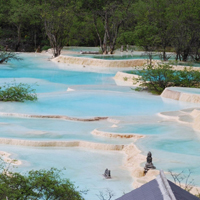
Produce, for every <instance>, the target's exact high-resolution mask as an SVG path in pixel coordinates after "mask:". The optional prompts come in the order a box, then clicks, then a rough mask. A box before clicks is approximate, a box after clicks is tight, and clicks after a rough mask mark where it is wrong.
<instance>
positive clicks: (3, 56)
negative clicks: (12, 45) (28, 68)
mask: <svg viewBox="0 0 200 200" xmlns="http://www.w3.org/2000/svg"><path fill="white" fill-rule="evenodd" d="M0 51H1V52H0V64H2V63H4V62H8V61H9V60H22V58H20V57H19V56H18V54H17V53H14V52H11V51H4V49H3V47H0Z"/></svg>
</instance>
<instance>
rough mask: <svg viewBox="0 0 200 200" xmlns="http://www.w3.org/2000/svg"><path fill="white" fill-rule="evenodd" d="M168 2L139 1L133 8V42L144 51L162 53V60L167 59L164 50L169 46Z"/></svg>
mask: <svg viewBox="0 0 200 200" xmlns="http://www.w3.org/2000/svg"><path fill="white" fill-rule="evenodd" d="M169 5H170V1H169V0H159V1H158V0H147V1H139V2H138V3H137V4H136V6H135V13H136V19H137V25H136V27H135V32H134V34H135V42H136V44H137V45H140V46H143V47H144V48H145V50H146V51H152V49H155V50H160V51H162V56H161V58H162V60H164V61H166V60H167V59H168V57H167V55H166V48H167V47H169V46H170V45H171V41H172V37H173V35H172V27H171V26H169V23H170V21H171V18H169V17H168V12H169V10H168V7H169Z"/></svg>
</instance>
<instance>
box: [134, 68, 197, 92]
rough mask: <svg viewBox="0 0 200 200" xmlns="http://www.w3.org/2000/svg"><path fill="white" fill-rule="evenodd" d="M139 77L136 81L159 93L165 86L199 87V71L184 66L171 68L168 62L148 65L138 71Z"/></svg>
mask: <svg viewBox="0 0 200 200" xmlns="http://www.w3.org/2000/svg"><path fill="white" fill-rule="evenodd" d="M139 75H140V76H141V77H139V78H138V81H142V82H143V83H142V84H141V85H140V86H143V87H144V86H145V87H147V89H148V90H149V91H151V92H152V93H156V94H161V93H162V91H163V90H164V89H165V88H166V87H170V86H179V87H196V88H199V87H200V72H198V71H195V70H193V69H192V68H190V69H187V68H184V70H182V71H175V70H173V68H172V66H170V65H169V64H158V65H157V66H153V65H148V66H147V67H145V68H144V69H143V70H141V71H140V72H139Z"/></svg>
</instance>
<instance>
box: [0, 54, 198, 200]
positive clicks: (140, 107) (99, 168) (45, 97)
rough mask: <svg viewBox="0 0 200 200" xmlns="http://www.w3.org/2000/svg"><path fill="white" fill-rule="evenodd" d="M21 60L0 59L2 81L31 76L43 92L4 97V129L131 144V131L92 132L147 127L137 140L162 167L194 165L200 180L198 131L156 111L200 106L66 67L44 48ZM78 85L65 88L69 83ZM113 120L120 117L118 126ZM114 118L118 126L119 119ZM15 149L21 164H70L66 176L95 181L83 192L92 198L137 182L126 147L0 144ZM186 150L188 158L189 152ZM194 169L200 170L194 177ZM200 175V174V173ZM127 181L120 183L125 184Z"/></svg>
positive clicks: (20, 135)
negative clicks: (27, 97)
mask: <svg viewBox="0 0 200 200" xmlns="http://www.w3.org/2000/svg"><path fill="white" fill-rule="evenodd" d="M21 56H22V57H23V58H24V60H23V61H20V62H15V61H13V62H10V63H8V64H6V65H2V66H1V67H0V85H3V84H4V83H5V82H10V81H13V80H15V81H16V82H23V83H29V84H32V85H33V87H34V88H35V89H36V91H37V93H38V101H36V102H25V103H16V102H0V137H1V138H9V139H11V138H13V139H22V140H34V141H78V140H81V141H89V142H96V143H105V144H129V143H131V142H133V140H131V139H113V138H105V137H100V136H94V135H92V134H91V132H92V131H93V130H94V129H98V130H100V131H105V132H113V133H120V134H125V133H137V134H142V135H146V136H147V137H146V138H145V139H141V140H139V141H138V142H137V144H138V146H139V147H140V149H141V150H142V151H143V153H144V154H146V153H147V152H148V151H149V150H150V151H152V152H153V156H154V162H155V165H156V166H157V168H158V169H164V170H166V171H167V170H168V169H171V170H174V171H179V170H181V169H187V168H191V169H192V170H193V171H194V176H193V177H194V178H195V181H196V182H197V184H199V185H200V173H199V170H198V163H199V161H200V156H199V155H200V152H199V151H200V150H199V145H200V141H199V137H198V133H197V132H195V131H193V129H192V128H191V127H189V126H187V125H185V124H179V123H177V122H169V121H165V120H164V119H162V118H161V117H159V116H158V115H157V114H158V113H159V112H166V111H176V110H180V109H186V108H193V107H200V106H199V105H198V104H189V103H184V102H178V101H175V100H170V99H162V98H161V97H159V96H155V95H151V94H149V93H146V92H136V91H134V90H132V89H131V88H130V87H122V86H121V87H120V86H116V85H115V82H114V80H113V79H112V77H113V76H114V75H115V74H114V73H113V72H112V71H109V72H108V71H107V70H106V69H104V70H105V72H101V73H98V72H94V69H93V72H91V71H90V70H89V69H88V70H87V71H84V72H83V71H81V70H77V69H74V70H73V68H72V66H71V67H70V66H69V68H68V67H66V68H65V69H62V67H61V66H62V64H60V63H56V64H55V63H53V62H51V61H48V56H47V55H42V54H41V55H40V54H21ZM69 88H71V89H73V91H70V92H69V91H67V89H69ZM2 112H3V113H16V114H20V113H21V114H37V115H66V116H70V117H78V118H91V117H97V116H105V117H109V118H111V120H103V121H96V122H75V121H67V120H59V119H37V118H23V117H20V116H18V117H17V116H15V117H8V116H3V115H1V114H2ZM113 125H115V126H114V127H113ZM116 126H117V127H116ZM1 150H2V151H8V152H10V153H12V158H16V159H20V160H22V166H19V167H18V168H17V170H18V171H21V172H25V171H26V170H29V169H39V168H50V167H58V168H62V167H66V168H67V171H66V172H65V173H64V174H65V176H66V177H68V178H70V179H72V180H73V181H75V183H76V184H77V185H79V186H80V187H81V188H83V187H88V188H91V193H90V194H88V196H86V199H92V198H93V199H95V198H96V194H97V193H98V191H100V190H105V188H107V187H109V188H110V189H112V190H113V191H115V192H116V193H117V194H116V198H117V197H119V196H121V195H122V194H123V191H125V192H128V191H130V190H131V189H132V186H131V184H132V182H133V180H132V178H131V175H130V172H129V171H128V170H127V168H126V167H125V166H124V155H123V154H121V153H119V152H110V151H94V150H91V149H81V148H53V147H52V148H42V147H41V148H34V147H23V146H12V145H1V148H0V151H1ZM184 156H185V158H186V159H184ZM107 167H108V168H110V169H111V171H112V176H113V177H114V178H113V179H111V180H107V181H106V180H104V179H103V178H102V176H101V174H102V173H103V171H104V170H105V168H107ZM196 177H197V178H196ZM198 180H199V181H198ZM122 185H123V187H122Z"/></svg>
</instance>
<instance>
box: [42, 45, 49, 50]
mask: <svg viewBox="0 0 200 200" xmlns="http://www.w3.org/2000/svg"><path fill="white" fill-rule="evenodd" d="M50 48H51V47H50V46H46V45H45V46H43V47H42V51H47V50H48V49H50Z"/></svg>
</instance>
